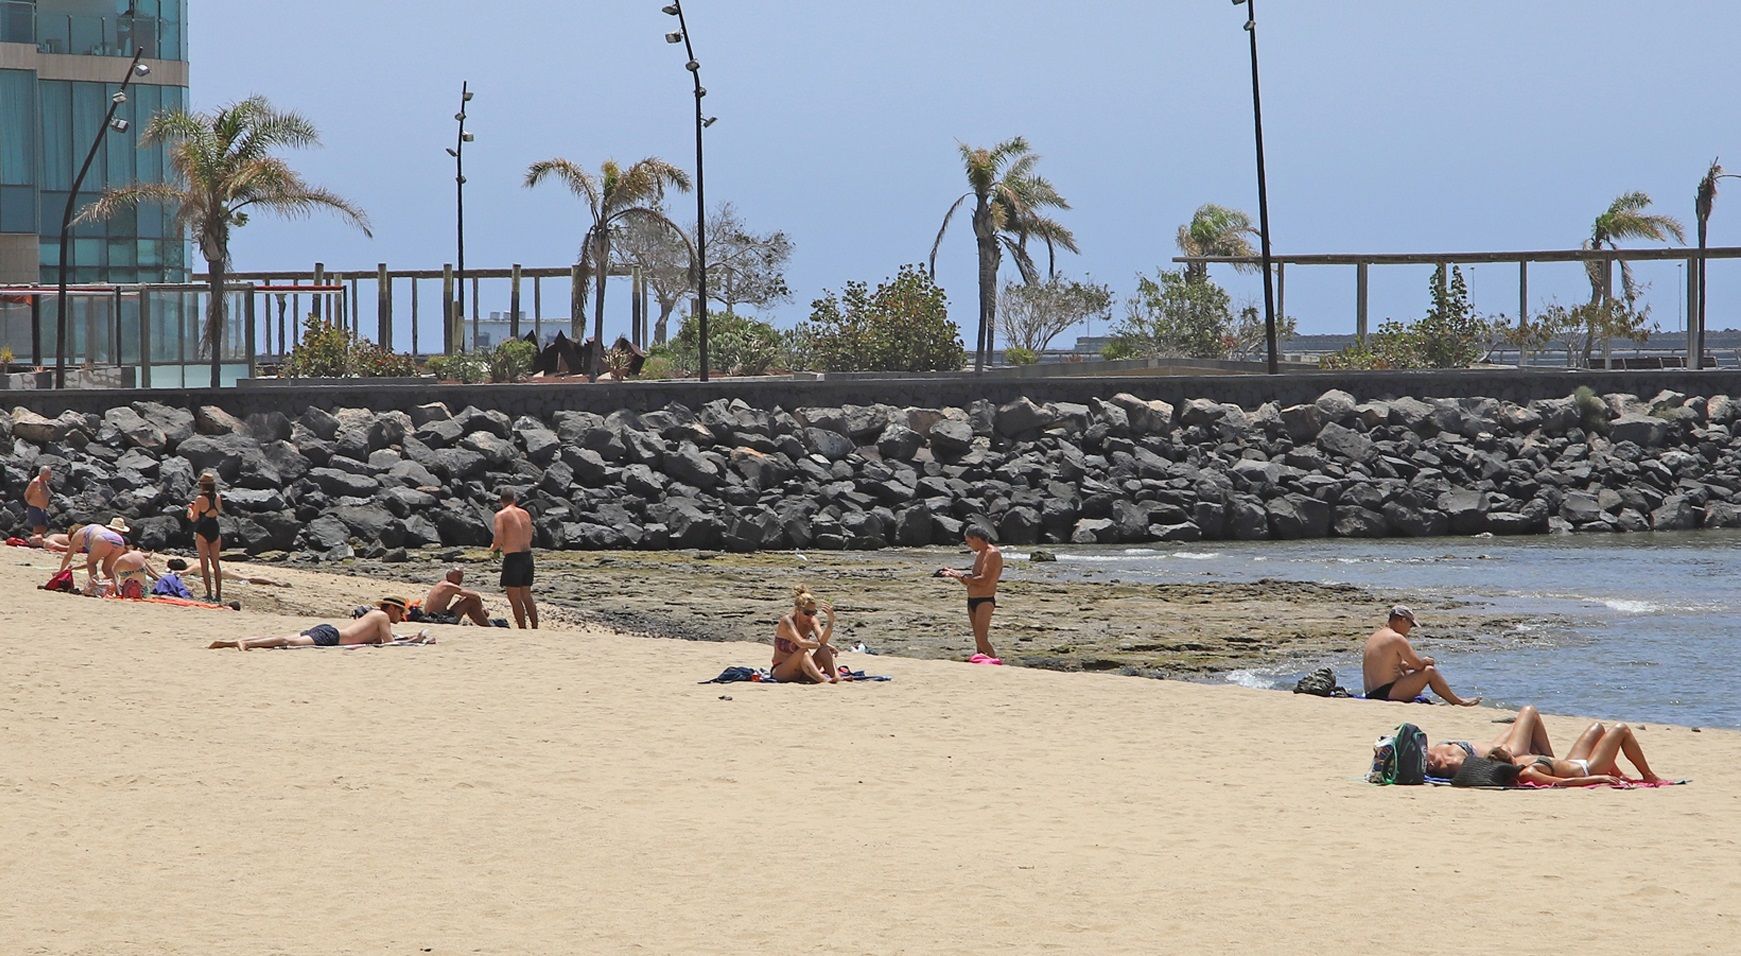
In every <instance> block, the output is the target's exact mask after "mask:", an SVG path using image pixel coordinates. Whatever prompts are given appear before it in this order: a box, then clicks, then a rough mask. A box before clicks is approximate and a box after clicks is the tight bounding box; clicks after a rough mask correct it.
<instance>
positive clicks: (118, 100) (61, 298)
mask: <svg viewBox="0 0 1741 956" xmlns="http://www.w3.org/2000/svg"><path fill="white" fill-rule="evenodd" d="M144 59H145V50H144V48H140V50H139V51H138V52H137V53H134V54H133V62H132V63H130V64H128V65H127V75H126V76H124V77H122V78H121V88H120V89H119V90H116V91H115V94H114V95H113V96H111V97H109V115H107V116H105V117H103V123H102V125H101V126H98V127H97V136H96V139H94V140H92V141H91V151H90V152H89V153H86V154H85V164H84V165H83V166H80V167H79V174H78V176H76V177H74V178H73V189H72V192H70V193H68V194H67V197H66V212H64V213H62V214H61V217H60V275H59V295H57V296H56V297H55V312H56V314H55V323H54V330H55V331H54V387H55V388H66V300H67V279H66V276H67V258H68V255H69V252H70V249H71V247H72V230H73V213H74V212H75V211H76V210H77V209H78V202H79V190H80V189H81V188H83V187H84V185H85V176H86V175H87V174H89V173H90V171H91V163H92V162H94V161H95V160H96V158H97V150H99V149H102V148H103V138H104V137H105V136H107V135H108V133H109V130H111V129H112V130H114V131H115V132H117V133H125V132H127V129H128V127H129V126H130V125H131V124H130V123H128V122H127V121H126V120H124V119H120V118H119V117H117V116H116V115H115V112H116V111H117V110H119V109H120V108H121V106H122V104H124V103H126V102H127V87H128V86H130V85H132V83H133V78H134V77H139V76H150V75H151V67H150V66H149V65H147V64H146V63H144V62H142V61H143V60H144ZM214 347H215V346H214Z"/></svg>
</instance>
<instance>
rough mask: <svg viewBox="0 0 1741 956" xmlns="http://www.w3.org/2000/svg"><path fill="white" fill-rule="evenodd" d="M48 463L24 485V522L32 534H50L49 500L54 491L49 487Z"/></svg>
mask: <svg viewBox="0 0 1741 956" xmlns="http://www.w3.org/2000/svg"><path fill="white" fill-rule="evenodd" d="M49 476H50V472H49V470H48V466H47V465H43V466H42V467H41V468H38V469H37V470H36V477H35V478H32V479H30V484H28V485H25V486H24V524H25V526H26V527H28V528H29V529H30V533H31V534H39V535H41V534H48V502H49V498H50V496H51V495H52V494H53V492H52V491H51V490H50V488H49V487H48V479H49Z"/></svg>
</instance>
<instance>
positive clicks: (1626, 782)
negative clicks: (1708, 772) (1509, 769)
mask: <svg viewBox="0 0 1741 956" xmlns="http://www.w3.org/2000/svg"><path fill="white" fill-rule="evenodd" d="M1691 782H1692V781H1690V780H1660V779H1659V780H1634V779H1632V778H1630V777H1622V778H1621V779H1620V782H1619V783H1611V784H1608V789H1610V790H1655V789H1656V788H1658V787H1678V786H1680V785H1681V784H1684V783H1691ZM1518 787H1519V788H1520V789H1523V790H1566V789H1573V790H1582V789H1591V788H1584V787H1570V788H1568V787H1555V786H1553V785H1551V784H1545V783H1519V784H1518Z"/></svg>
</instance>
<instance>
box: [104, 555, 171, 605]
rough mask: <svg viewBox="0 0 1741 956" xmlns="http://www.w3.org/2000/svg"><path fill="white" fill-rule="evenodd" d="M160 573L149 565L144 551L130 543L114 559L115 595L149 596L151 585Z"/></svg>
mask: <svg viewBox="0 0 1741 956" xmlns="http://www.w3.org/2000/svg"><path fill="white" fill-rule="evenodd" d="M159 577H162V575H160V574H158V573H157V569H156V568H154V567H152V566H151V562H150V561H149V560H148V559H147V558H146V557H145V552H143V551H141V550H139V546H138V545H136V544H135V545H131V546H129V547H128V548H127V551H126V553H124V554H122V555H121V556H120V557H119V558H116V559H115V596H116V597H122V598H131V599H133V600H143V599H145V598H148V597H150V596H151V585H152V584H153V583H155V582H156V581H157V579H158V578H159Z"/></svg>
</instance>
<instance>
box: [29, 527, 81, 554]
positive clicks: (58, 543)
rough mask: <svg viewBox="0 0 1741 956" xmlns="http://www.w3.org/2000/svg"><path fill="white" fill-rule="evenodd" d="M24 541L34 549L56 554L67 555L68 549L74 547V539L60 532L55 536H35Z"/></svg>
mask: <svg viewBox="0 0 1741 956" xmlns="http://www.w3.org/2000/svg"><path fill="white" fill-rule="evenodd" d="M74 530H75V531H76V530H77V529H76V528H75V529H74ZM24 540H25V542H26V543H27V544H29V545H30V546H31V547H33V548H41V549H42V550H44V551H51V552H53V553H55V554H65V553H66V550H67V548H69V547H71V546H72V539H71V538H70V537H68V536H67V535H64V534H61V533H60V532H58V531H57V532H55V533H54V534H33V535H31V536H30V537H28V538H26V539H24Z"/></svg>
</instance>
